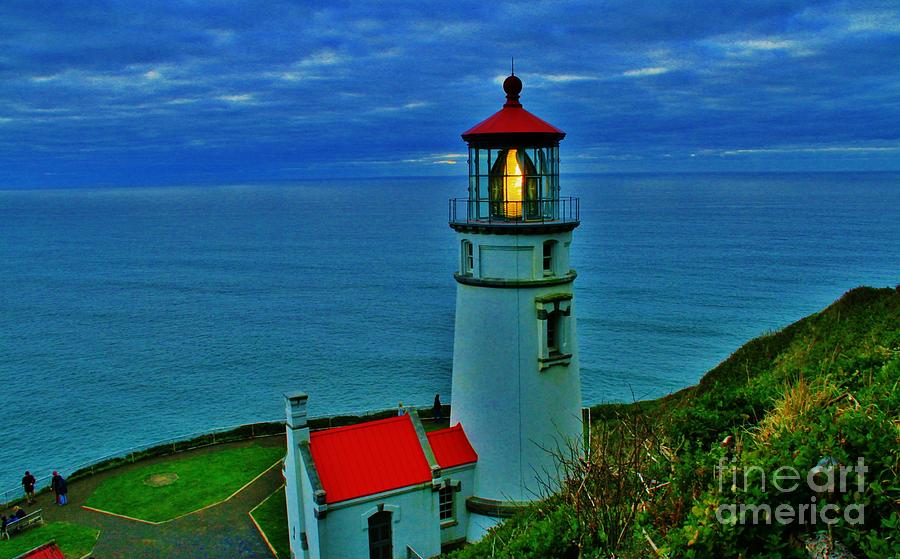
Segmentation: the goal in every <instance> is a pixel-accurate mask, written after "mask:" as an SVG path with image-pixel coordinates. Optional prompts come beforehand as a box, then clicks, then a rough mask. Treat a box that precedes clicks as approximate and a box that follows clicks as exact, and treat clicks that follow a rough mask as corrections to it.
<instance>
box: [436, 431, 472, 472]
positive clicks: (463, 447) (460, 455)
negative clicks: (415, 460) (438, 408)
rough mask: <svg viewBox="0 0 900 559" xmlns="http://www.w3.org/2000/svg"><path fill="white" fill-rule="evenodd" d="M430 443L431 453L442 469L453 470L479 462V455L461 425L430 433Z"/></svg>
mask: <svg viewBox="0 0 900 559" xmlns="http://www.w3.org/2000/svg"><path fill="white" fill-rule="evenodd" d="M428 442H429V444H431V451H432V452H433V453H434V457H435V459H437V461H438V464H440V466H441V468H452V467H453V466H460V465H462V464H471V463H472V462H477V461H478V454H477V453H476V452H475V449H474V448H472V445H471V444H470V443H469V438H468V437H466V433H465V431H463V428H462V425H460V424H459V423H457V424H456V425H454V426H453V427H448V428H446V429H441V430H439V431H432V432H431V433H428Z"/></svg>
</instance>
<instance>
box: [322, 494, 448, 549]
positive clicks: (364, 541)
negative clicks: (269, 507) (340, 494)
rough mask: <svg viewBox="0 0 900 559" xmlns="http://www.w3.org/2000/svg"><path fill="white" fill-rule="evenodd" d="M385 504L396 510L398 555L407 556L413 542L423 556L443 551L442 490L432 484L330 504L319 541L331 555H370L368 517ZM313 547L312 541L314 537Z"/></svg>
mask: <svg viewBox="0 0 900 559" xmlns="http://www.w3.org/2000/svg"><path fill="white" fill-rule="evenodd" d="M379 506H383V507H384V508H385V510H389V511H391V513H392V521H393V534H392V536H393V549H394V557H395V558H396V559H406V558H407V552H406V546H407V545H411V546H412V547H413V549H415V550H416V552H417V553H419V555H421V556H422V557H432V556H434V555H438V554H439V553H440V552H441V533H440V526H439V521H438V493H437V492H436V491H432V489H431V486H430V484H429V485H426V486H422V487H419V488H416V489H414V490H411V491H406V492H404V493H395V494H382V495H381V496H379V497H376V498H366V499H359V500H354V501H348V502H346V503H336V504H334V505H330V506H329V509H328V514H327V515H326V516H325V518H323V519H320V520H319V538H320V542H319V545H320V546H321V549H322V557H323V558H327V559H343V558H361V559H364V558H366V557H368V556H369V533H368V517H369V516H371V515H372V514H374V513H375V512H377V511H378V507H379ZM310 549H312V541H310Z"/></svg>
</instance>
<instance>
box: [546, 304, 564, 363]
mask: <svg viewBox="0 0 900 559" xmlns="http://www.w3.org/2000/svg"><path fill="white" fill-rule="evenodd" d="M560 316H561V313H560V312H559V310H555V311H553V312H551V313H548V314H547V353H549V354H550V355H554V354H556V353H559V329H560Z"/></svg>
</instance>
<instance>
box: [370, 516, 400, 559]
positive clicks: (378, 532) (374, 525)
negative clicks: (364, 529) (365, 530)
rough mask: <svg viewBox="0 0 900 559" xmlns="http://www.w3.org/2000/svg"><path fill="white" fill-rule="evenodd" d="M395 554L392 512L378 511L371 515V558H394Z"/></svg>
mask: <svg viewBox="0 0 900 559" xmlns="http://www.w3.org/2000/svg"><path fill="white" fill-rule="evenodd" d="M393 556H394V543H393V534H392V533H391V513H390V512H388V511H385V510H383V511H381V512H376V513H375V514H373V515H372V516H370V517H369V559H392V558H393Z"/></svg>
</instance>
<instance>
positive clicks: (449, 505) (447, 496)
mask: <svg viewBox="0 0 900 559" xmlns="http://www.w3.org/2000/svg"><path fill="white" fill-rule="evenodd" d="M455 493H456V490H455V489H454V488H453V487H451V486H449V485H447V486H445V487H442V488H441V490H440V497H439V501H438V504H439V510H440V519H441V522H445V521H447V520H453V519H454V518H455V516H456V514H455V510H454V508H453V495H454V494H455Z"/></svg>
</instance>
